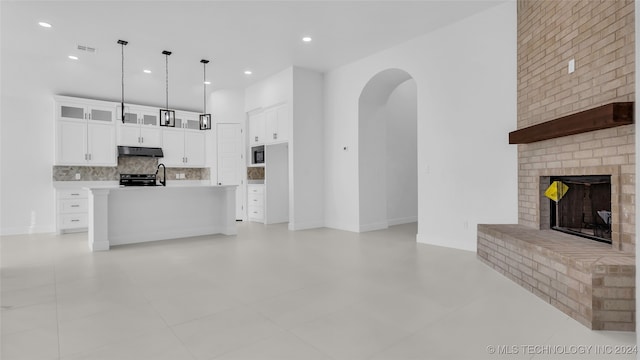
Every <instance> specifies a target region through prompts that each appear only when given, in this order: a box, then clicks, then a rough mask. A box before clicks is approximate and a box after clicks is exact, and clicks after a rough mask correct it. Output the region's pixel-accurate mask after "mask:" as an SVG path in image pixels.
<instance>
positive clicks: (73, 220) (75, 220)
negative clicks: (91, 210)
mask: <svg viewBox="0 0 640 360" xmlns="http://www.w3.org/2000/svg"><path fill="white" fill-rule="evenodd" d="M78 221H80V220H79V219H72V220H71V222H78Z"/></svg>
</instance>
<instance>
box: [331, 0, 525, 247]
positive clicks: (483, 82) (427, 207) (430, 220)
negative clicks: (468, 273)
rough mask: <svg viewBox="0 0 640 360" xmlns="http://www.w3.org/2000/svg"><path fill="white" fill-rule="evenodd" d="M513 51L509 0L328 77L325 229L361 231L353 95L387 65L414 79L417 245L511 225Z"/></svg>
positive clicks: (459, 242)
mask: <svg viewBox="0 0 640 360" xmlns="http://www.w3.org/2000/svg"><path fill="white" fill-rule="evenodd" d="M516 55H517V42H516V4H515V2H508V3H505V4H503V5H500V6H498V7H495V8H492V9H490V10H488V11H485V12H483V13H480V14H477V15H475V16H472V17H469V18H467V19H465V20H462V21H460V22H458V23H455V24H452V25H450V26H447V27H444V28H441V29H439V30H437V31H435V32H432V33H429V34H426V35H424V36H421V37H419V38H416V39H413V40H411V41H409V42H406V43H403V44H400V45H397V46H395V47H393V48H390V49H387V50H385V51H383V52H380V53H378V54H375V55H372V56H370V57H367V58H364V59H361V60H359V61H357V62H354V63H352V64H349V65H346V66H343V67H340V68H338V69H335V70H333V71H330V72H328V73H327V74H325V79H326V82H325V104H326V107H325V111H326V112H325V119H326V120H325V121H326V123H325V164H326V169H325V194H326V196H325V223H326V225H327V226H328V227H333V228H338V229H345V230H352V231H357V230H358V154H357V148H358V97H359V96H360V93H361V91H362V88H363V87H364V85H365V84H366V83H367V82H368V81H369V79H371V78H372V77H373V76H374V75H375V74H377V73H379V72H380V71H382V70H385V69H389V68H398V69H402V70H405V71H407V72H408V73H409V74H410V75H411V76H412V77H413V78H414V79H415V81H416V84H417V90H418V95H417V96H418V98H417V99H418V100H417V102H418V131H417V133H418V204H419V205H418V216H419V219H418V221H419V227H418V236H417V239H418V241H419V242H424V243H430V244H436V245H442V246H449V247H453V248H460V249H467V250H475V249H476V230H475V229H476V224H478V223H516V222H517V213H518V211H517V152H516V150H517V149H516V147H515V146H510V145H509V144H508V137H507V134H508V132H509V131H512V130H514V129H515V128H516V116H517V114H516V103H517V100H516V94H517V88H516V86H517V80H516V76H517V74H516ZM344 147H347V150H344Z"/></svg>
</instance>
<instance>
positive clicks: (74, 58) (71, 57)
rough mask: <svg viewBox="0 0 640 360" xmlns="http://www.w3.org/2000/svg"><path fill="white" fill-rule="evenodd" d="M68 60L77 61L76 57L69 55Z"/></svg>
mask: <svg viewBox="0 0 640 360" xmlns="http://www.w3.org/2000/svg"><path fill="white" fill-rule="evenodd" d="M69 59H71V60H78V57H77V56H74V55H69Z"/></svg>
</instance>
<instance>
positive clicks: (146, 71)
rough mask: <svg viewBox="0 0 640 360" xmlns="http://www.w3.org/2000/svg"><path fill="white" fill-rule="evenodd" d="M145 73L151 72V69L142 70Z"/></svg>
mask: <svg viewBox="0 0 640 360" xmlns="http://www.w3.org/2000/svg"><path fill="white" fill-rule="evenodd" d="M142 71H143V72H144V73H145V74H151V70H147V69H144V70H142Z"/></svg>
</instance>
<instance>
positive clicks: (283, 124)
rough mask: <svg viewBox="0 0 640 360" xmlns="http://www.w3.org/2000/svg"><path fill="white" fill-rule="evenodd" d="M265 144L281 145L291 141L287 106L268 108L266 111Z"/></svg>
mask: <svg viewBox="0 0 640 360" xmlns="http://www.w3.org/2000/svg"><path fill="white" fill-rule="evenodd" d="M264 118H265V127H266V131H265V143H266V144H270V143H280V142H286V141H287V140H289V111H288V109H287V104H282V105H278V106H274V107H271V108H268V109H266V110H265V111H264Z"/></svg>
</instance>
